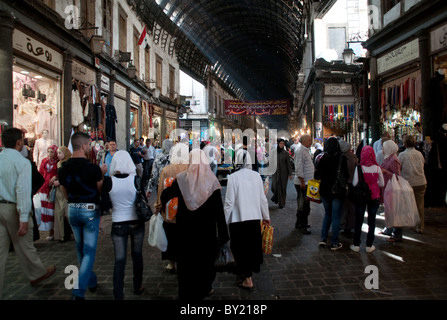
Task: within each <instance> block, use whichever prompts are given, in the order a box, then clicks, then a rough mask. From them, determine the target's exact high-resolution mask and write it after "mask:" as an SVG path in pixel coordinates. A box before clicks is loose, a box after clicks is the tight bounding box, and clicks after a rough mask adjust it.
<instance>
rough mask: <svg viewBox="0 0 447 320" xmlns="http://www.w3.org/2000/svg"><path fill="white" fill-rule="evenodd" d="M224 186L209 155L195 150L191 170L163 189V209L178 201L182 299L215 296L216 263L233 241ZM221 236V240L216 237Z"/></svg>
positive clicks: (179, 271) (177, 216) (179, 283)
mask: <svg viewBox="0 0 447 320" xmlns="http://www.w3.org/2000/svg"><path fill="white" fill-rule="evenodd" d="M220 190H221V186H220V183H219V180H217V177H216V175H215V174H214V173H213V172H212V171H211V169H210V164H209V160H208V158H207V156H206V154H205V153H204V152H203V151H202V150H200V149H193V150H192V151H191V152H190V154H189V164H188V169H187V170H186V171H184V172H182V173H180V174H178V175H177V177H176V179H175V180H174V182H173V183H172V186H170V187H167V188H166V189H164V190H163V192H162V194H161V197H160V200H161V203H162V206H163V207H165V206H166V203H167V202H168V201H169V200H171V199H172V198H175V197H177V198H178V209H177V215H176V224H177V233H178V239H179V240H180V241H179V243H178V248H177V250H178V256H177V276H178V290H179V291H178V293H179V299H180V300H201V299H204V298H205V297H206V296H209V295H211V294H212V293H213V292H214V290H213V288H212V284H213V281H214V279H215V277H216V271H215V267H214V262H215V259H216V252H217V251H216V250H217V248H219V245H221V244H223V243H226V242H227V241H228V240H229V235H228V229H227V224H226V221H225V214H224V208H223V203H222V196H221V192H220ZM216 235H217V237H216Z"/></svg>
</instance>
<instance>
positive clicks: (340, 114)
mask: <svg viewBox="0 0 447 320" xmlns="http://www.w3.org/2000/svg"><path fill="white" fill-rule="evenodd" d="M322 114H323V123H318V122H315V130H316V133H317V134H316V136H318V137H321V138H323V139H327V138H329V137H330V136H334V135H335V136H338V137H340V136H341V137H344V139H346V141H348V142H349V143H351V145H353V146H354V145H356V144H357V137H355V135H354V134H353V133H354V132H355V130H354V128H355V125H356V112H355V98H354V92H353V86H352V85H350V84H336V83H335V84H334V83H328V84H325V85H324V92H323V113H322ZM320 131H322V132H321V133H320Z"/></svg>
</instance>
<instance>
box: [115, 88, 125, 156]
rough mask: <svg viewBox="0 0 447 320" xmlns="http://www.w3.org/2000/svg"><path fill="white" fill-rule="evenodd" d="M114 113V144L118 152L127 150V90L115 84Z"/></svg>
mask: <svg viewBox="0 0 447 320" xmlns="http://www.w3.org/2000/svg"><path fill="white" fill-rule="evenodd" d="M114 93H115V97H114V102H115V111H116V125H115V127H116V130H115V131H116V143H117V145H118V149H119V150H127V141H126V137H127V136H128V135H127V134H126V131H127V126H126V122H127V121H126V118H127V89H126V87H124V86H123V85H121V84H120V83H118V82H115V90H114Z"/></svg>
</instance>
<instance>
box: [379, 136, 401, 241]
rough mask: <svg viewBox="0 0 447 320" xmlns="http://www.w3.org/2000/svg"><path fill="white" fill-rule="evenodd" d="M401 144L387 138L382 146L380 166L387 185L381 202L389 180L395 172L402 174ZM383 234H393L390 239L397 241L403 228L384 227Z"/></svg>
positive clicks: (381, 193)
mask: <svg viewBox="0 0 447 320" xmlns="http://www.w3.org/2000/svg"><path fill="white" fill-rule="evenodd" d="M398 150H399V146H398V145H397V144H396V143H395V142H394V141H393V140H386V141H385V142H384V143H383V146H382V153H383V162H382V165H381V166H380V167H381V168H382V173H383V180H384V182H385V185H384V186H383V188H381V192H380V195H381V202H382V203H383V192H384V190H385V188H386V185H387V183H388V181H389V180H390V179H391V178H392V177H393V174H396V175H398V176H400V168H401V164H400V161H399V158H398V157H397V152H398ZM380 233H382V234H385V235H388V236H391V237H390V241H391V242H395V241H399V240H401V239H402V228H383V230H382V231H381V232H380Z"/></svg>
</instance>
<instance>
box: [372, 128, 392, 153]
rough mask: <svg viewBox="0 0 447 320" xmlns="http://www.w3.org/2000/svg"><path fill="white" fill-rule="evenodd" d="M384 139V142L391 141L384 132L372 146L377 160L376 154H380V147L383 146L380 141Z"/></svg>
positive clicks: (389, 136) (388, 135)
mask: <svg viewBox="0 0 447 320" xmlns="http://www.w3.org/2000/svg"><path fill="white" fill-rule="evenodd" d="M384 138H385V139H386V140H390V139H391V135H390V134H389V133H388V132H384V133H383V134H382V137H381V138H380V139H379V140H377V141H376V142H374V144H373V149H374V153H375V154H376V158H377V154H378V153H379V152H382V145H383V143H382V139H384Z"/></svg>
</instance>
